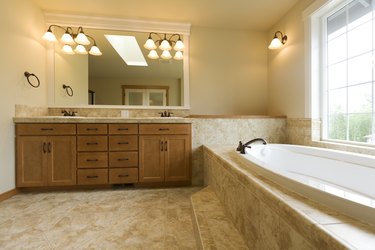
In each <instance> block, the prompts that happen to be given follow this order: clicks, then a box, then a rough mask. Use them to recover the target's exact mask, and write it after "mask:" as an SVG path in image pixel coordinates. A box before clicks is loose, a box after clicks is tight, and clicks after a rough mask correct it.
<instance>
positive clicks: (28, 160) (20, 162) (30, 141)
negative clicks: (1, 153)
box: [16, 136, 47, 187]
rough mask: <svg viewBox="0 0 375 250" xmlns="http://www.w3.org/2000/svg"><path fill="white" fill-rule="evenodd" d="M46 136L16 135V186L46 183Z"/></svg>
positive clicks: (34, 185) (33, 185)
mask: <svg viewBox="0 0 375 250" xmlns="http://www.w3.org/2000/svg"><path fill="white" fill-rule="evenodd" d="M46 141H47V137H46V136H18V137H17V159H16V161H17V163H16V165H17V170H16V171H17V187H38V186H46V185H47V143H46Z"/></svg>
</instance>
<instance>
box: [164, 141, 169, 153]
mask: <svg viewBox="0 0 375 250" xmlns="http://www.w3.org/2000/svg"><path fill="white" fill-rule="evenodd" d="M164 149H165V151H168V142H167V141H165V142H164Z"/></svg>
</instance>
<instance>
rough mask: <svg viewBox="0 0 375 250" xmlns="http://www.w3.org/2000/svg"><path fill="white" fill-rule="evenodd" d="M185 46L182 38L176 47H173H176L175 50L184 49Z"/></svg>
mask: <svg viewBox="0 0 375 250" xmlns="http://www.w3.org/2000/svg"><path fill="white" fill-rule="evenodd" d="M184 48H185V45H184V43H183V42H182V41H181V39H180V40H178V41H177V42H176V44H175V45H174V47H173V49H174V50H175V51H183V50H184Z"/></svg>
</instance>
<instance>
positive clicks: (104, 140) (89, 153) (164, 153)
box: [15, 123, 191, 188]
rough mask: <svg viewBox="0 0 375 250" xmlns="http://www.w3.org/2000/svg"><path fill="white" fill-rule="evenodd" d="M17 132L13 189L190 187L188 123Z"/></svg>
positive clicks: (31, 127) (41, 127) (29, 127)
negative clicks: (167, 185)
mask: <svg viewBox="0 0 375 250" xmlns="http://www.w3.org/2000/svg"><path fill="white" fill-rule="evenodd" d="M15 128H16V145H17V147H16V183H17V187H21V188H22V187H49V186H81V185H108V184H125V183H133V184H135V183H140V184H142V183H145V184H146V183H147V184H152V183H155V184H156V183H157V185H159V184H160V183H168V182H169V183H172V182H173V183H174V182H177V183H178V182H180V183H184V184H183V185H186V183H189V184H190V183H191V166H190V165H191V124H187V123H183V124H169V123H168V124H164V123H163V124H137V123H132V124H128V123H126V124H117V123H116V124H110V123H109V124H102V123H98V124H95V123H82V124H80V123H78V124H70V123H69V124H61V123H43V124H42V123H40V124H39V123H38V124H33V123H19V124H18V123H17V124H16V126H15Z"/></svg>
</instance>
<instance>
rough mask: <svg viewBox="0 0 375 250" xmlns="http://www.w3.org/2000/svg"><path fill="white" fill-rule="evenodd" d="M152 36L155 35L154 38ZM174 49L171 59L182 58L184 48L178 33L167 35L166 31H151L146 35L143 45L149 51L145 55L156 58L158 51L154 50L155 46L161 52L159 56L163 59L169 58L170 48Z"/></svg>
mask: <svg viewBox="0 0 375 250" xmlns="http://www.w3.org/2000/svg"><path fill="white" fill-rule="evenodd" d="M152 36H154V37H156V39H155V38H154V39H153V38H152ZM172 46H173V50H175V51H176V52H175V54H174V56H173V59H175V60H183V59H184V56H183V53H182V51H183V50H184V49H185V45H184V43H183V42H182V40H181V35H179V34H171V35H169V37H168V36H167V34H166V33H164V34H159V33H155V32H151V33H150V34H149V35H148V39H147V41H146V42H145V44H144V45H143V47H145V48H146V49H148V50H149V51H150V52H149V54H148V55H147V57H148V58H150V59H158V58H159V55H158V52H157V51H156V49H157V48H159V49H160V50H161V51H162V53H161V55H160V57H161V58H162V59H165V60H169V59H171V58H172V55H171V52H170V51H171V50H172Z"/></svg>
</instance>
